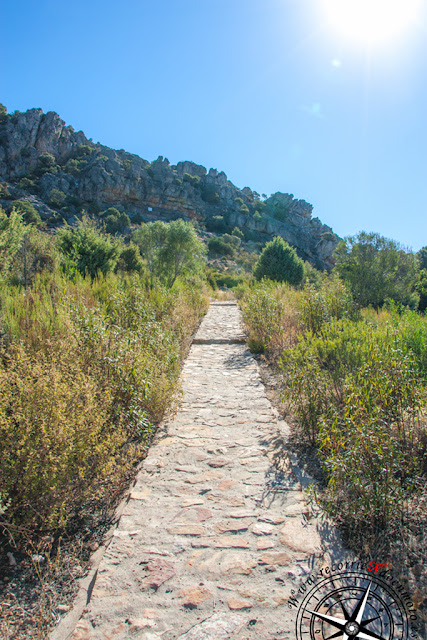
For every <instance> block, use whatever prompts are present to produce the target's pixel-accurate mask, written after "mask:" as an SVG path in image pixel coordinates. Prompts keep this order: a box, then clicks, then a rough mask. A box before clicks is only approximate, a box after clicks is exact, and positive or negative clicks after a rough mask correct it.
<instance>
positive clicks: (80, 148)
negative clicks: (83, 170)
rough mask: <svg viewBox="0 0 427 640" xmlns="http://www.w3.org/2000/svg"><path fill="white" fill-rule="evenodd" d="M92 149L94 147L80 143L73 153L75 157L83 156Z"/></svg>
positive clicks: (91, 151)
mask: <svg viewBox="0 0 427 640" xmlns="http://www.w3.org/2000/svg"><path fill="white" fill-rule="evenodd" d="M94 151H95V149H94V148H93V147H90V146H89V145H88V144H81V145H79V146H78V147H77V149H76V151H75V154H74V155H75V156H76V157H77V158H83V157H87V156H90V155H92V153H93V152H94Z"/></svg>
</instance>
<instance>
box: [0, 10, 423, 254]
mask: <svg viewBox="0 0 427 640" xmlns="http://www.w3.org/2000/svg"><path fill="white" fill-rule="evenodd" d="M326 1H327V0H215V2H213V1H209V0H181V1H178V0H157V1H156V2H153V1H152V0H150V1H147V0H122V1H121V2H117V1H115V2H112V1H111V0H103V1H102V2H101V1H100V0H85V1H82V0H74V2H73V3H66V2H64V3H60V2H58V1H57V0H56V1H55V2H53V1H51V0H38V1H37V2H34V1H30V0H28V1H23V0H14V2H6V1H5V0H3V1H2V2H1V16H2V18H1V31H0V34H1V41H2V56H1V61H0V65H1V66H0V87H1V92H0V102H3V103H4V104H5V105H6V106H7V108H8V110H9V112H12V111H14V110H15V109H19V110H20V111H25V110H26V109H29V108H32V107H41V108H42V109H43V110H45V111H49V110H53V111H57V112H58V113H59V114H60V116H61V117H62V118H63V119H64V120H65V121H66V122H67V124H71V125H73V126H74V128H75V129H76V130H77V129H82V130H83V131H84V132H85V133H86V135H87V136H88V137H90V138H92V139H93V140H94V142H97V141H100V142H102V143H103V144H106V145H108V146H111V147H114V148H117V149H126V150H127V151H131V152H133V153H137V154H139V155H141V156H142V157H143V158H146V159H147V160H154V159H155V158H157V156H159V155H162V156H165V157H167V158H168V159H169V160H170V162H171V163H176V162H178V161H180V160H192V161H194V162H197V163H199V164H202V165H204V166H206V167H207V168H208V169H209V168H210V167H214V168H217V169H218V170H223V171H225V172H226V173H227V175H228V177H229V179H230V180H231V181H232V182H234V184H236V185H237V186H238V187H244V186H249V187H251V188H252V189H255V190H256V191H258V192H259V193H266V194H267V195H269V194H270V193H274V192H275V191H283V192H287V193H293V194H294V195H295V197H297V198H303V199H305V200H307V201H308V202H310V203H311V204H313V206H314V213H313V215H314V216H318V217H319V218H320V219H321V220H322V221H323V222H324V223H326V224H328V225H330V226H331V227H332V228H333V229H334V231H336V232H337V233H338V234H339V235H341V236H345V235H351V234H354V233H357V232H358V231H360V230H362V229H363V230H366V231H377V232H379V233H381V234H383V235H385V236H387V237H392V238H395V239H396V240H399V241H400V242H401V243H403V244H404V245H405V246H408V247H412V249H413V250H418V249H419V248H420V247H421V246H424V245H427V215H426V200H427V154H426V149H427V108H426V105H427V37H426V36H427V27H426V24H427V23H426V13H427V9H426V7H425V4H426V3H425V0H422V5H423V6H422V7H421V11H420V13H419V15H418V17H417V19H416V20H414V21H413V22H412V23H411V24H410V25H406V26H405V28H402V29H401V30H398V31H397V32H395V33H394V35H393V37H392V38H390V39H389V40H385V41H383V42H377V41H376V40H373V42H371V44H370V45H368V44H367V43H366V42H365V41H363V39H362V38H361V37H360V34H359V36H357V34H350V35H349V33H348V31H344V30H343V29H342V28H341V27H340V25H338V26H337V25H335V26H333V25H332V24H331V13H328V12H327V10H326V6H325V2H326ZM346 1H348V0H342V2H346ZM374 1H375V0H372V2H374ZM390 1H391V0H390ZM394 1H397V2H398V1H399V0H394ZM405 2H406V3H407V0H402V4H405ZM365 22H366V20H365ZM353 36H354V37H353Z"/></svg>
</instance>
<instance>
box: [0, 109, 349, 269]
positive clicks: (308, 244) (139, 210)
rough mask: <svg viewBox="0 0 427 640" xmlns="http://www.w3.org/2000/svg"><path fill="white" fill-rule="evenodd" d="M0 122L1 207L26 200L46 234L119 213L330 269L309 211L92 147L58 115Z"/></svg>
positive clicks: (184, 169) (332, 238)
mask: <svg viewBox="0 0 427 640" xmlns="http://www.w3.org/2000/svg"><path fill="white" fill-rule="evenodd" d="M0 117H1V120H0V179H1V180H2V181H3V184H2V185H0V204H1V205H2V206H3V208H5V209H7V208H8V206H9V203H10V201H11V200H12V201H13V200H16V199H28V200H29V201H30V202H31V203H32V204H33V206H34V207H35V208H36V209H37V211H38V212H39V214H40V216H41V218H42V219H43V220H45V221H47V223H48V224H49V225H51V226H54V225H58V224H62V222H63V221H64V220H66V221H67V222H71V223H72V222H73V221H74V220H75V218H76V217H77V216H79V214H80V213H81V211H83V210H87V211H88V212H89V213H92V214H94V215H96V214H97V213H99V212H101V211H103V210H105V209H107V208H108V207H116V208H118V209H119V210H124V211H125V212H126V213H127V214H128V215H129V217H130V219H131V221H132V222H134V223H140V222H147V221H150V220H157V219H162V220H165V221H167V220H172V219H176V218H180V217H183V218H186V219H192V220H197V221H198V222H199V224H200V226H201V227H205V228H207V229H208V230H211V231H214V230H216V229H217V228H218V229H219V228H222V229H223V230H225V231H228V230H229V231H231V230H232V229H233V228H234V227H236V226H237V227H239V228H240V229H242V231H243V232H244V233H245V237H246V238H247V239H249V240H254V241H256V242H262V243H264V242H266V241H268V240H270V239H271V238H272V237H273V236H275V235H280V236H282V237H283V238H284V239H285V240H287V241H288V242H289V243H290V244H291V245H292V246H294V247H295V249H296V250H297V253H298V255H299V256H300V257H301V258H303V259H304V260H308V261H309V262H311V263H312V264H313V265H314V266H316V267H317V268H321V269H329V268H330V267H331V265H332V259H331V256H332V253H333V251H334V249H335V247H336V244H337V242H338V236H337V235H336V234H334V233H333V231H332V229H331V228H330V227H328V226H326V225H324V224H322V222H321V221H320V220H319V219H318V218H313V217H312V210H313V207H312V205H310V204H308V203H307V202H305V201H304V200H296V199H295V198H294V197H293V195H289V194H284V193H280V192H278V193H275V194H273V195H271V196H270V197H269V198H267V199H264V200H262V199H261V198H260V196H259V194H258V193H256V192H255V191H252V190H251V189H250V188H249V187H245V188H243V189H239V188H237V187H236V186H235V185H234V184H233V183H232V182H230V180H228V178H227V176H226V174H225V173H224V172H222V171H220V172H219V171H217V170H216V169H209V171H207V170H206V168H205V167H203V166H201V165H197V164H195V163H193V162H188V161H185V162H179V163H178V164H177V165H171V164H170V163H169V161H168V160H167V159H166V158H163V157H162V156H160V157H159V158H158V159H157V160H155V161H154V162H151V163H150V162H149V161H148V160H144V159H143V158H140V157H139V156H137V155H134V154H131V153H127V152H126V151H124V150H118V151H117V150H114V149H111V148H109V147H106V146H104V145H102V144H99V143H97V144H94V143H93V141H92V140H90V139H87V138H86V136H85V135H84V133H83V132H81V131H78V132H75V131H74V129H73V127H71V126H66V125H65V123H64V121H63V120H61V118H60V117H59V115H58V114H56V113H54V112H48V113H43V111H42V110H41V109H30V110H29V111H26V112H25V113H21V112H15V113H13V114H11V115H6V113H3V114H2V115H1V116H0Z"/></svg>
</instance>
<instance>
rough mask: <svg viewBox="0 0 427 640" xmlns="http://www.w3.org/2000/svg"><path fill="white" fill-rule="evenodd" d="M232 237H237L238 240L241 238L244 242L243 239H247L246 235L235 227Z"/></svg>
mask: <svg viewBox="0 0 427 640" xmlns="http://www.w3.org/2000/svg"><path fill="white" fill-rule="evenodd" d="M231 235H232V236H236V238H239V239H240V240H243V238H244V237H245V234H244V233H243V231H242V230H241V229H239V227H234V229H233V231H232V232H231Z"/></svg>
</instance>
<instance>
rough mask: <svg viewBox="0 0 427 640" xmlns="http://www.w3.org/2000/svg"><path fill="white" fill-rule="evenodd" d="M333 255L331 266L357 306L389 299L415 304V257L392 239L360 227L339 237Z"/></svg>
mask: <svg viewBox="0 0 427 640" xmlns="http://www.w3.org/2000/svg"><path fill="white" fill-rule="evenodd" d="M335 259H336V262H335V270H336V271H337V272H338V273H339V275H340V277H341V278H342V279H343V280H344V281H345V282H347V283H348V284H349V286H350V287H351V289H352V292H353V296H354V298H355V300H356V301H357V303H358V304H359V305H360V306H362V307H367V306H368V305H372V306H373V307H375V308H379V307H382V305H383V304H384V303H385V302H386V301H387V300H393V301H394V302H397V303H401V304H403V305H409V306H411V307H412V308H417V305H418V297H417V295H416V293H414V285H415V283H416V280H417V271H418V263H417V259H416V256H415V255H414V254H413V253H411V252H409V251H407V250H406V249H405V248H404V247H402V246H401V245H400V244H399V243H398V242H396V241H395V240H390V239H388V238H384V237H383V236H380V235H379V234H378V233H366V232H364V231H362V232H361V233H359V234H358V235H356V236H351V237H348V238H346V239H345V240H341V242H340V243H339V244H338V246H337V249H336V251H335Z"/></svg>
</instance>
